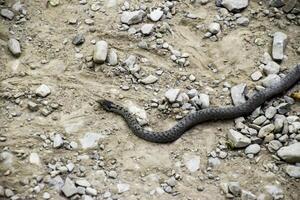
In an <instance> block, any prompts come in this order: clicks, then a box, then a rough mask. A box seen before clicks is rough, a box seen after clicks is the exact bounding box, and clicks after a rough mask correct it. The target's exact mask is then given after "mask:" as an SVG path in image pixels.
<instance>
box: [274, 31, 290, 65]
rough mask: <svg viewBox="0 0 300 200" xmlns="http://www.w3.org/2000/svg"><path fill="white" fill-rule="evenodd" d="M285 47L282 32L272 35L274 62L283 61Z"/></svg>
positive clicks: (284, 35) (284, 38)
mask: <svg viewBox="0 0 300 200" xmlns="http://www.w3.org/2000/svg"><path fill="white" fill-rule="evenodd" d="M286 45H287V35H286V34H284V33H282V32H276V33H274V36H273V47H272V57H273V59H274V60H277V61H281V60H282V59H283V56H284V50H285V47H286Z"/></svg>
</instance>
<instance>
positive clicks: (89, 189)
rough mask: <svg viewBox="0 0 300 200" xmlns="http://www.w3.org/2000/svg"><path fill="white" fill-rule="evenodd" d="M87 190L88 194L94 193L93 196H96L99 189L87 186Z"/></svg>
mask: <svg viewBox="0 0 300 200" xmlns="http://www.w3.org/2000/svg"><path fill="white" fill-rule="evenodd" d="M85 192H86V193H87V194H88V195H92V196H96V195H97V193H98V192H97V190H96V189H94V188H91V187H87V188H86V190H85Z"/></svg>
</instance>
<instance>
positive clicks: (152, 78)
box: [141, 75, 158, 85]
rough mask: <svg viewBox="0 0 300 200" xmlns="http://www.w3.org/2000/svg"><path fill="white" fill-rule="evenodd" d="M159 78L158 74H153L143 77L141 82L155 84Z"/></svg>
mask: <svg viewBox="0 0 300 200" xmlns="http://www.w3.org/2000/svg"><path fill="white" fill-rule="evenodd" d="M157 80H158V78H157V77H156V76H153V75H149V76H147V77H145V78H143V79H141V83H143V84H145V85H148V84H153V83H155V82H156V81H157Z"/></svg>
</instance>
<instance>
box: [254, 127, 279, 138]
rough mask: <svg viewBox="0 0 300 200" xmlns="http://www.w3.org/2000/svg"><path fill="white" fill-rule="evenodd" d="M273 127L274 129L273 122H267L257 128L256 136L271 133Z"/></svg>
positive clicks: (264, 135) (261, 136)
mask: <svg viewBox="0 0 300 200" xmlns="http://www.w3.org/2000/svg"><path fill="white" fill-rule="evenodd" d="M274 129H275V126H274V124H268V125H266V126H264V127H262V128H261V129H260V130H259V132H258V137H260V138H263V137H266V136H267V135H268V134H270V133H272V132H273V131H274Z"/></svg>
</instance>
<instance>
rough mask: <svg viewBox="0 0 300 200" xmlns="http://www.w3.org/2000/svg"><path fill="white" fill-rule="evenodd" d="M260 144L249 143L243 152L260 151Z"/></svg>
mask: <svg viewBox="0 0 300 200" xmlns="http://www.w3.org/2000/svg"><path fill="white" fill-rule="evenodd" d="M260 149H261V148H260V146H259V145H258V144H251V145H249V146H248V147H247V148H246V149H245V154H253V155H255V154H258V153H259V152H260Z"/></svg>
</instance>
